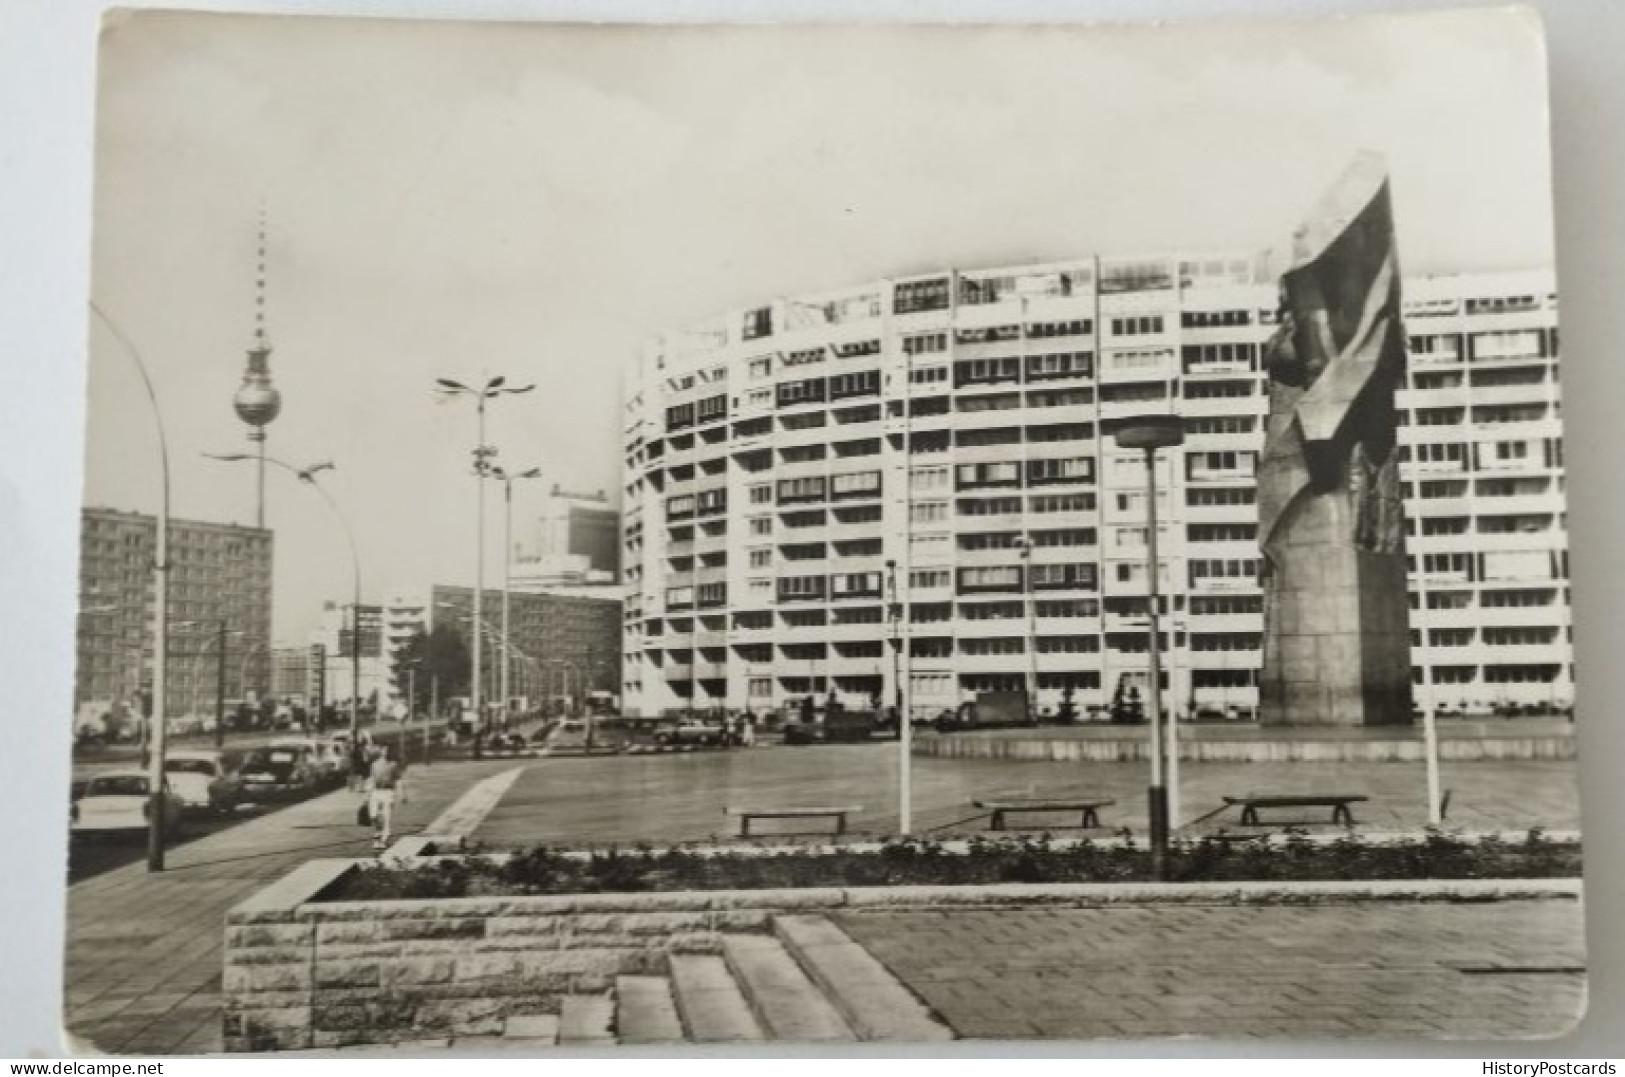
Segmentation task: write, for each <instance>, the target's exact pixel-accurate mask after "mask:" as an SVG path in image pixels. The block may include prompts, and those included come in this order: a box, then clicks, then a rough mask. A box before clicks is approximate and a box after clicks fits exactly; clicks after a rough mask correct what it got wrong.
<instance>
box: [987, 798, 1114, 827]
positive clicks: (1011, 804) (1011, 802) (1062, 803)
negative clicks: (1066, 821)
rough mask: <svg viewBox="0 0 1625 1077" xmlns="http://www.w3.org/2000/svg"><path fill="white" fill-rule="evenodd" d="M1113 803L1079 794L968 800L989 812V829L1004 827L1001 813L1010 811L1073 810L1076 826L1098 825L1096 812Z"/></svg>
mask: <svg viewBox="0 0 1625 1077" xmlns="http://www.w3.org/2000/svg"><path fill="white" fill-rule="evenodd" d="M1115 803H1117V801H1115V800H1104V799H1089V798H1083V797H1051V798H1038V797H1025V798H1013V797H1001V798H999V799H997V800H993V799H988V800H973V801H971V804H972V805H973V806H975V807H978V808H981V809H982V810H983V811H989V812H992V813H993V818H992V819H991V820H990V821H989V823H988V826H989V828H990V829H992V830H1003V829H1004V828H1005V826H1004V824H1005V817H1006V816H1010V815H1021V814H1027V813H1033V814H1036V813H1039V812H1074V811H1075V812H1078V813H1080V818H1079V822H1078V827H1079V829H1082V830H1089V829H1091V828H1093V827H1098V826H1099V825H1100V815H1099V814H1098V813H1099V811H1100V809H1101V808H1104V807H1107V806H1109V805H1112V804H1115Z"/></svg>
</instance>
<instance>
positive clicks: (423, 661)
mask: <svg viewBox="0 0 1625 1077" xmlns="http://www.w3.org/2000/svg"><path fill="white" fill-rule="evenodd" d="M468 662H469V656H468V647H467V645H465V644H464V643H463V637H462V636H461V634H459V633H458V632H457V631H456V630H455V629H453V628H451V627H450V626H449V625H443V624H441V625H435V627H434V631H432V632H425V631H423V629H421V628H419V629H418V630H417V631H416V632H414V633H413V634H412V635H411V636H410V637H409V638H408V639H407V640H406V642H405V643H402V644H401V645H400V646H399V647H396V648H395V651H394V653H393V654H391V655H390V665H391V671H392V675H393V677H394V681H395V683H396V684H397V685H398V686H400V688H401V689H402V690H403V692H402V694H403V695H404V694H405V692H404V690H405V688H406V687H407V685H409V684H411V683H412V682H413V676H412V673H411V671H412V670H413V669H416V670H417V675H416V682H417V691H416V694H415V697H414V698H413V699H412V710H413V712H414V713H427V712H428V709H429V706H430V703H431V700H432V692H433V687H432V686H433V684H434V682H435V681H436V680H437V679H438V681H439V687H440V698H441V699H447V698H449V697H451V696H460V695H466V694H467V693H468V688H469V668H468Z"/></svg>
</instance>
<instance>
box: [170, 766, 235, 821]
mask: <svg viewBox="0 0 1625 1077" xmlns="http://www.w3.org/2000/svg"><path fill="white" fill-rule="evenodd" d="M164 773H165V774H167V775H168V776H169V787H170V789H171V790H172V791H173V792H174V794H175V799H176V800H178V801H179V802H180V806H181V808H182V809H183V810H187V811H209V812H229V811H231V810H232V809H233V808H235V807H236V806H237V805H238V803H240V802H241V800H242V792H243V788H242V781H241V780H240V779H239V778H238V777H237V775H236V774H235V773H234V772H233V771H232V770H231V768H230V767H228V766H227V765H226V761H225V757H224V756H222V755H221V754H220V753H219V752H210V751H176V752H169V753H168V754H167V755H166V756H165V757H164Z"/></svg>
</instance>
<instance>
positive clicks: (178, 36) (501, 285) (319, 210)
mask: <svg viewBox="0 0 1625 1077" xmlns="http://www.w3.org/2000/svg"><path fill="white" fill-rule="evenodd" d="M98 97H99V105H98V117H97V145H96V158H97V159H96V194H95V218H94V224H93V233H94V234H93V250H92V274H93V295H94V299H95V301H96V303H97V305H98V306H99V307H100V309H102V310H103V311H105V312H106V313H107V314H108V315H109V317H111V318H112V319H113V321H114V322H115V323H116V324H117V325H118V327H119V328H120V330H122V332H123V333H124V335H125V336H126V337H127V338H128V339H129V340H131V341H132V342H133V343H134V345H135V347H136V348H137V349H138V350H139V351H140V353H141V356H142V357H143V359H144V360H145V362H146V364H147V366H148V368H149V369H150V371H151V373H152V377H153V381H154V384H155V387H156V391H157V394H158V396H159V400H160V406H161V408H162V410H163V415H164V421H165V427H166V430H167V433H168V440H169V445H170V453H171V458H172V468H173V487H172V489H173V512H174V514H175V515H177V516H181V517H186V518H201V519H211V520H222V521H237V522H242V523H250V522H252V520H253V516H254V476H253V470H252V468H250V467H245V466H242V465H227V464H220V463H215V462H212V461H209V460H206V459H204V458H203V456H202V455H201V454H202V453H204V452H241V451H247V449H248V445H247V442H246V440H245V436H244V435H245V428H244V427H243V425H242V424H241V422H240V421H239V420H238V419H237V418H236V417H235V414H234V413H233V411H232V408H231V399H232V395H233V393H234V392H235V391H236V389H237V387H238V384H239V383H240V381H241V377H242V371H243V367H244V361H245V359H244V356H245V351H246V349H247V348H248V347H249V345H250V344H251V342H252V334H253V318H254V309H255V308H254V279H255V270H254V265H255V248H256V244H257V238H256V230H257V227H258V218H259V214H260V208H261V206H262V204H263V206H264V208H265V212H266V214H267V218H268V220H269V222H270V226H269V227H270V233H269V240H268V250H267V262H268V272H267V285H266V290H267V308H266V309H267V312H268V314H267V320H268V325H269V332H270V337H271V341H272V344H273V347H274V353H273V356H272V360H271V367H272V374H273V378H274V380H275V383H276V385H277V386H278V388H279V389H280V390H281V392H282V395H283V407H282V414H281V416H280V418H278V419H277V420H276V422H275V423H274V424H272V426H271V427H270V428H269V442H268V445H269V451H270V453H271V454H272V455H273V456H276V457H278V458H281V459H284V460H286V461H288V462H290V463H294V464H298V465H304V464H308V463H310V462H312V461H316V460H332V461H334V462H335V464H336V468H335V470H334V471H333V472H330V473H326V474H324V475H323V476H322V478H323V480H324V481H327V482H328V488H329V490H330V492H331V493H332V495H333V497H334V499H335V500H336V501H337V502H338V503H339V504H340V505H341V506H342V507H343V509H344V511H345V513H346V514H347V515H348V516H349V518H350V520H351V522H352V524H353V525H354V528H355V531H356V537H357V544H358V547H359V549H360V551H361V555H360V556H361V561H362V575H363V592H364V595H365V597H366V599H367V600H369V601H371V600H376V599H377V598H379V597H380V596H381V594H382V592H383V590H384V589H385V588H388V587H394V586H414V585H421V584H425V583H430V582H440V583H461V584H467V583H469V582H471V581H472V577H473V573H474V549H475V515H476V514H475V504H476V502H475V496H476V495H475V483H474V481H473V479H472V477H471V473H470V471H469V467H468V463H469V450H470V449H471V448H472V446H473V444H474V442H475V417H474V412H473V408H472V407H471V406H470V405H469V403H468V402H467V401H451V402H444V401H441V400H439V399H438V398H437V396H436V394H435V393H434V392H433V391H432V388H433V381H434V379H435V378H436V377H452V378H457V379H459V380H464V381H470V380H476V379H483V378H485V377H489V376H493V375H497V374H503V375H506V376H508V377H509V378H510V380H512V381H515V382H534V383H535V384H536V385H537V386H538V388H537V390H536V391H535V392H533V393H531V394H529V395H526V396H519V397H512V398H506V399H502V400H499V401H497V402H496V403H495V404H494V405H493V406H492V410H491V414H490V418H489V427H488V438H487V440H488V441H489V442H491V443H493V444H495V445H497V446H498V447H499V451H500V454H501V456H500V460H501V461H502V462H504V464H505V466H509V467H511V468H513V469H515V470H522V469H524V468H526V467H530V466H540V467H541V468H542V469H543V471H544V473H545V475H546V477H547V479H549V480H552V481H557V482H560V483H561V484H563V485H565V486H567V487H569V488H572V489H580V490H596V489H600V488H602V489H606V490H608V491H610V492H611V494H612V496H614V495H616V493H617V492H618V489H619V486H620V468H621V455H620V449H619V436H620V429H621V392H622V376H623V372H624V371H625V369H626V368H627V366H628V365H629V364H630V363H631V362H632V361H633V359H634V358H635V357H636V356H637V354H638V353H639V350H640V349H641V347H642V346H643V344H644V342H645V341H647V340H648V339H649V338H650V337H652V336H654V335H655V334H657V333H659V332H661V331H662V330H664V329H667V328H672V327H676V326H681V325H684V324H688V323H691V322H698V321H703V320H705V319H707V318H709V317H711V316H713V315H716V314H719V313H722V312H724V311H731V310H736V309H739V308H743V307H747V306H752V305H756V304H758V303H761V302H765V301H767V300H770V299H772V298H774V297H776V296H794V295H798V294H804V293H816V292H820V291H825V290H829V289H835V288H840V287H844V286H846V285H851V284H859V283H863V282H866V281H870V280H875V279H880V278H884V277H888V276H902V275H906V274H910V273H915V272H921V271H927V270H931V269H938V268H944V267H949V266H956V267H977V266H998V265H1009V264H1019V263H1022V262H1028V261H1034V262H1042V261H1056V260H1061V259H1066V258H1072V257H1077V256H1080V255H1086V254H1092V253H1100V254H1108V255H1109V254H1128V253H1138V252H1155V251H1179V252H1186V251H1189V252H1206V251H1228V250H1241V251H1255V250H1259V249H1262V248H1265V247H1268V246H1271V245H1272V244H1278V243H1281V242H1284V240H1285V237H1286V236H1287V235H1288V234H1289V233H1290V230H1291V229H1292V227H1293V226H1294V224H1295V223H1296V222H1297V220H1298V218H1299V217H1300V216H1301V215H1302V214H1303V213H1304V212H1305V211H1306V210H1307V209H1308V208H1309V207H1310V206H1311V205H1313V203H1314V202H1315V200H1316V198H1317V197H1318V195H1319V194H1320V192H1321V191H1322V190H1323V189H1324V188H1325V187H1326V185H1327V184H1329V183H1330V182H1331V181H1332V180H1333V179H1334V178H1335V177H1336V176H1337V174H1338V173H1339V172H1340V171H1341V170H1342V168H1343V167H1344V166H1345V165H1346V164H1347V162H1348V160H1349V159H1350V158H1351V157H1352V156H1353V154H1354V153H1355V152H1357V151H1359V150H1362V149H1372V150H1376V151H1379V152H1381V153H1382V154H1384V155H1385V156H1386V158H1387V161H1388V164H1389V168H1390V174H1391V177H1392V188H1393V197H1394V207H1395V216H1396V221H1397V230H1398V239H1399V247H1400V257H1401V262H1402V265H1403V268H1404V270H1405V271H1406V272H1407V273H1417V272H1448V271H1452V270H1493V269H1512V268H1526V267H1535V266H1549V265H1551V264H1552V262H1553V261H1554V258H1553V252H1552V246H1551V243H1552V214H1551V193H1550V178H1549V174H1550V160H1549V151H1548V141H1547V131H1546V72H1545V57H1544V54H1543V49H1542V45H1541V39H1540V33H1539V27H1538V23H1536V22H1535V21H1534V20H1533V17H1532V16H1529V15H1527V14H1520V13H1518V12H1516V11H1512V10H1510V9H1506V10H1494V9H1480V10H1477V11H1472V12H1453V13H1417V14H1410V15H1404V16H1389V17H1369V16H1368V17H1359V18H1350V19H1345V20H1320V21H1306V22H1252V21H1229V22H1219V23H1206V24H1185V25H1163V26H1142V27H1109V28H1108V27H1096V28H1089V27H1081V26H1050V27H1010V26H1005V27H959V28H949V27H923V26H908V27H903V26H891V27H886V26H864V27H832V26H800V27H783V26H775V27H731V28H729V27H693V26H690V27H675V26H664V27H634V26H624V25H623V26H583V25H576V26H565V25H548V24H491V23H485V24H465V23H454V22H406V21H400V22H393V21H385V20H356V19H320V18H306V17H292V16H230V15H204V14H179V15H177V14H168V13H156V12H143V13H139V14H135V15H129V14H126V15H124V16H119V17H115V18H113V19H112V20H111V21H110V22H109V23H108V24H107V25H106V26H105V27H104V30H103V35H102V43H101V61H100V76H99V92H98ZM89 354H90V364H89V393H90V397H89V407H88V432H87V442H86V481H85V502H86V503H87V504H93V505H108V506H113V507H117V508H125V509H137V510H141V511H149V512H150V511H155V510H156V508H157V505H158V502H159V489H160V485H159V481H158V468H157V455H156V454H157V442H156V437H155V434H154V426H153V422H152V416H151V412H150V409H149V407H148V404H147V402H146V398H145V396H144V394H143V390H142V388H141V382H140V380H139V374H138V373H137V368H136V366H135V364H134V363H132V362H131V360H130V358H129V357H128V356H127V355H125V354H124V353H123V351H122V349H121V347H120V346H119V344H118V343H117V341H116V339H115V337H114V336H113V335H112V334H111V333H110V332H109V331H108V330H107V329H106V328H105V327H103V326H100V325H92V326H91V328H90V335H89ZM267 483H268V508H267V515H268V524H269V526H271V527H272V528H273V529H274V530H275V531H276V546H277V553H276V566H275V574H276V582H275V595H274V634H275V636H276V638H277V639H278V641H280V642H304V639H305V635H306V632H307V631H308V629H309V628H310V627H312V626H313V624H314V622H315V619H316V617H317V614H318V612H319V609H320V606H321V603H322V602H323V601H324V600H329V599H332V600H338V601H344V600H345V598H346V596H347V595H348V593H349V589H350V571H351V570H350V561H349V554H348V549H347V547H346V545H345V542H344V538H343V534H342V532H341V531H340V530H339V529H338V527H337V526H336V525H335V524H334V522H333V521H332V519H331V517H330V516H329V515H328V509H327V506H326V505H325V504H324V503H323V502H322V501H321V499H320V498H319V497H317V496H315V494H314V493H313V492H312V491H310V490H308V489H305V488H302V487H300V486H299V485H298V484H297V483H295V482H294V481H292V479H291V478H290V477H289V476H286V475H284V474H281V473H280V472H277V471H275V470H274V469H273V471H272V472H271V474H270V475H269V476H268V479H267ZM543 485H545V483H543V484H537V487H540V486H543ZM539 493H540V489H539V488H531V489H527V488H525V487H523V486H521V487H518V488H516V490H515V495H514V501H515V518H516V525H515V527H516V537H520V538H523V537H525V524H524V520H525V517H526V515H527V513H528V512H532V511H533V510H534V509H535V507H536V505H535V500H534V499H535V497H536V496H538V495H539ZM487 509H488V515H487V521H488V526H487V539H488V543H487V550H488V556H487V581H488V583H494V582H495V581H496V579H497V578H498V577H497V571H498V570H497V568H496V566H497V565H498V564H499V555H500V549H501V537H500V532H501V526H502V519H501V515H500V513H501V500H500V495H499V493H498V492H497V491H496V490H495V489H491V490H489V492H488V496H487Z"/></svg>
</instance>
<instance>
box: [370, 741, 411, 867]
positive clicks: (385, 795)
mask: <svg viewBox="0 0 1625 1077" xmlns="http://www.w3.org/2000/svg"><path fill="white" fill-rule="evenodd" d="M401 786H402V774H401V764H400V763H398V762H397V761H396V760H395V759H393V758H392V757H391V756H390V750H389V748H388V747H387V746H385V747H381V748H377V749H375V750H374V752H373V759H372V768H371V771H370V772H369V773H368V775H367V787H368V797H369V804H368V813H369V814H370V815H371V816H372V847H373V848H374V849H385V848H387V847H388V846H389V841H390V837H391V835H392V832H393V828H394V824H395V805H396V802H397V800H398V798H399V797H400V795H401V793H402V788H401Z"/></svg>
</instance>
